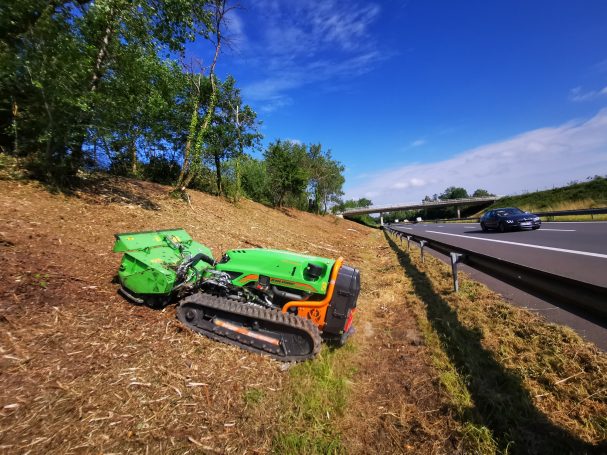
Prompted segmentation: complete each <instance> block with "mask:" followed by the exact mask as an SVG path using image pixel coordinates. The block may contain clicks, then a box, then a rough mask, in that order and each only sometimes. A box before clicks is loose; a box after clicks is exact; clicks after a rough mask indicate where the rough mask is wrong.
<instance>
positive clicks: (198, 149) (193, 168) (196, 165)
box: [175, 0, 228, 192]
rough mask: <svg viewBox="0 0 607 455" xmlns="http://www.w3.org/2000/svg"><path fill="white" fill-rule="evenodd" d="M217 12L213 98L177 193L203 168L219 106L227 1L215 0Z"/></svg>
mask: <svg viewBox="0 0 607 455" xmlns="http://www.w3.org/2000/svg"><path fill="white" fill-rule="evenodd" d="M214 3H215V11H214V13H213V14H214V17H213V19H214V22H215V34H216V37H217V41H216V42H215V54H214V55H213V61H212V63H211V67H210V68H209V78H210V81H211V98H210V99H209V105H208V108H207V112H206V115H205V116H204V119H203V121H202V125H201V126H200V129H199V131H198V134H197V136H196V142H195V143H194V147H193V148H192V150H191V152H190V162H189V163H188V164H189V168H188V169H187V170H186V175H185V178H184V179H183V180H181V178H180V180H179V181H178V182H177V185H176V188H175V190H176V191H180V192H184V191H185V190H186V188H187V187H188V185H189V184H190V183H191V182H192V179H193V178H194V177H195V176H196V174H197V173H198V172H199V169H200V167H201V166H202V164H201V160H202V144H203V142H204V138H205V135H206V132H207V130H208V128H209V125H210V124H211V120H212V119H213V116H214V115H215V106H216V104H217V87H216V84H215V66H216V65H217V60H218V59H219V52H220V50H221V39H222V35H221V25H222V24H223V23H224V18H225V14H226V13H227V11H228V9H226V0H215V2H214Z"/></svg>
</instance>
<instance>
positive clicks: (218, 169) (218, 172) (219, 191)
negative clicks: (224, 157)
mask: <svg viewBox="0 0 607 455" xmlns="http://www.w3.org/2000/svg"><path fill="white" fill-rule="evenodd" d="M214 158H215V172H216V175H217V194H218V195H219V196H221V195H222V193H223V188H222V187H221V160H220V159H219V154H218V153H215V154H214Z"/></svg>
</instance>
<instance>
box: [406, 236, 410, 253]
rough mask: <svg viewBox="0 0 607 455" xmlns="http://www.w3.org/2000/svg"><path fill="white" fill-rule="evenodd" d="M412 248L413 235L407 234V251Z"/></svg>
mask: <svg viewBox="0 0 607 455" xmlns="http://www.w3.org/2000/svg"><path fill="white" fill-rule="evenodd" d="M410 249H411V236H410V235H408V236H407V252H408V251H409V250H410Z"/></svg>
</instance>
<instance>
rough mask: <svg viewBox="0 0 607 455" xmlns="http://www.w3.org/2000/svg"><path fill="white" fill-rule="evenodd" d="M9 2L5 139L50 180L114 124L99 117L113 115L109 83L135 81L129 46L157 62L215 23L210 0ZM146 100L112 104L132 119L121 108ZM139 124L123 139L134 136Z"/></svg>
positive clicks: (4, 37)
mask: <svg viewBox="0 0 607 455" xmlns="http://www.w3.org/2000/svg"><path fill="white" fill-rule="evenodd" d="M8 3H9V4H10V5H9V8H8V10H7V11H6V13H7V14H6V16H4V12H5V11H4V9H3V15H2V19H1V20H0V24H4V20H5V19H6V20H7V21H8V24H4V25H9V26H8V27H6V28H4V27H2V26H0V29H2V32H0V40H1V41H0V81H2V82H0V112H1V113H2V114H0V131H1V132H2V133H0V134H2V136H1V137H0V146H2V147H3V149H4V150H5V151H8V152H9V153H13V154H21V155H26V156H27V157H28V158H30V162H32V163H33V164H34V167H35V168H38V170H39V171H40V172H39V177H42V178H46V179H48V180H61V179H66V180H69V179H71V177H72V176H73V175H74V174H75V173H76V171H77V170H78V169H80V167H81V166H82V165H83V164H85V163H86V162H87V160H88V159H90V158H91V155H92V156H93V157H94V154H95V151H96V150H97V147H98V143H97V140H98V139H99V138H100V131H102V132H103V135H104V137H109V136H110V135H111V134H110V133H113V128H109V130H108V129H107V126H103V127H102V125H100V124H99V123H98V122H99V121H101V120H103V121H105V119H107V118H108V117H109V113H108V112H102V110H105V109H106V108H107V106H108V98H109V96H110V93H113V94H115V93H116V92H115V90H116V89H117V88H118V87H124V88H125V89H126V87H128V89H130V88H132V87H133V84H130V83H128V82H129V81H131V82H132V79H133V76H134V75H136V74H138V72H139V69H138V68H136V67H135V65H133V63H132V61H129V60H128V59H127V58H124V57H125V56H126V55H137V56H138V57H142V58H144V59H146V60H147V61H148V62H152V61H154V60H155V61H156V62H157V63H159V62H162V61H163V58H162V55H166V54H167V53H168V52H175V53H181V52H183V50H184V47H185V43H186V42H187V41H189V40H193V39H194V38H195V37H196V36H204V35H205V34H206V32H207V30H208V28H209V27H208V25H209V23H208V17H209V14H208V10H207V8H206V5H207V0H165V1H160V0H151V1H144V0H132V1H131V0H98V1H95V2H92V1H88V0H56V1H51V2H49V1H42V0H21V1H19V2H8ZM3 8H4V7H3ZM10 24H13V25H10ZM117 81H122V82H123V83H122V84H119V83H115V84H114V88H113V90H107V89H108V88H109V87H107V86H108V85H109V84H110V83H111V82H117ZM148 81H149V79H148ZM142 101H144V99H142V98H138V99H136V100H135V101H134V102H133V104H132V105H131V106H129V109H127V110H123V111H121V110H118V109H113V110H111V113H112V115H113V116H114V119H113V120H114V123H116V124H118V123H122V124H123V125H126V124H128V123H129V121H123V120H122V116H123V115H126V116H129V115H130V114H131V113H132V111H134V110H137V109H138V108H139V106H140V102H142ZM131 123H132V122H131ZM107 124H111V122H108V123H107ZM7 127H8V128H7ZM137 134H138V132H137V131H136V130H133V131H131V132H130V133H129V134H128V135H127V136H125V137H124V139H126V141H127V142H130V143H131V144H132V143H133V142H137V141H133V137H137ZM120 135H121V136H124V131H122V132H121V133H120ZM131 152H132V150H131ZM131 161H132V162H133V163H135V160H131Z"/></svg>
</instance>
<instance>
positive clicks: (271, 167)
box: [264, 140, 310, 207]
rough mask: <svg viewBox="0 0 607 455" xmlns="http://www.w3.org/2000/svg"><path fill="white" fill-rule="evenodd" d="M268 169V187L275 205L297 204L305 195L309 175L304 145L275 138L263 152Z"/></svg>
mask: <svg viewBox="0 0 607 455" xmlns="http://www.w3.org/2000/svg"><path fill="white" fill-rule="evenodd" d="M264 158H265V161H266V167H267V171H268V189H269V191H270V199H271V202H272V205H274V206H275V207H282V206H283V205H284V203H285V202H287V200H288V201H289V202H290V204H289V205H297V202H301V199H302V198H305V196H306V187H307V185H308V179H309V177H310V175H309V171H308V167H307V154H306V146H305V145H303V144H298V143H295V142H291V141H281V140H277V141H275V142H273V143H271V144H270V146H269V147H268V149H267V150H266V151H265V153H264Z"/></svg>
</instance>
